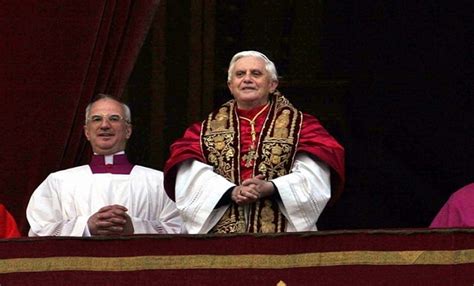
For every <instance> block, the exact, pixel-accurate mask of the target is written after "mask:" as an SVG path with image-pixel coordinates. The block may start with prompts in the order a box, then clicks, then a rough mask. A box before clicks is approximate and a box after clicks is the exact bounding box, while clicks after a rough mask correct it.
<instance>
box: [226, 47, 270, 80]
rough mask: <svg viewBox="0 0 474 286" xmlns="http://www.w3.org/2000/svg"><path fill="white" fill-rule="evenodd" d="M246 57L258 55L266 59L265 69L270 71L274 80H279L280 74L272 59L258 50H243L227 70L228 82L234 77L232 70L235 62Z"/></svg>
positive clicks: (233, 59)
mask: <svg viewBox="0 0 474 286" xmlns="http://www.w3.org/2000/svg"><path fill="white" fill-rule="evenodd" d="M244 57H256V58H260V59H262V60H263V61H265V69H266V70H267V72H268V73H270V78H271V79H272V80H273V81H278V74H277V70H276V67H275V64H274V63H273V62H272V61H271V60H270V59H268V57H267V56H265V55H264V54H262V53H261V52H257V51H242V52H239V53H237V54H235V55H234V56H233V57H232V59H231V60H230V63H229V70H228V71H227V82H230V80H231V78H232V70H233V69H234V65H235V62H236V61H238V60H239V59H241V58H244Z"/></svg>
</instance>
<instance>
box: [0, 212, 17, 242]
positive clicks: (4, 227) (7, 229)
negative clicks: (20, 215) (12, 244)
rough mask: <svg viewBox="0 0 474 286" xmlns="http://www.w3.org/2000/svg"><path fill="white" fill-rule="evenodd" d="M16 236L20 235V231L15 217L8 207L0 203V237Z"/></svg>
mask: <svg viewBox="0 0 474 286" xmlns="http://www.w3.org/2000/svg"><path fill="white" fill-rule="evenodd" d="M14 237H20V232H19V231H18V228H17V226H16V222H15V219H14V218H13V217H12V215H11V214H10V213H9V212H8V211H7V209H6V208H5V207H4V206H3V205H2V204H0V238H14Z"/></svg>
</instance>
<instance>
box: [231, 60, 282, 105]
mask: <svg viewBox="0 0 474 286" xmlns="http://www.w3.org/2000/svg"><path fill="white" fill-rule="evenodd" d="M227 85H228V87H229V90H230V93H232V95H233V96H234V98H235V100H236V102H237V106H238V107H239V108H241V109H252V108H254V107H257V106H261V105H264V104H266V103H267V102H268V96H269V94H270V93H271V92H274V91H275V89H276V88H277V86H278V82H277V81H273V80H272V79H271V76H270V73H269V72H268V71H267V70H266V69H265V61H264V60H263V59H260V58H257V57H252V56H248V57H243V58H240V59H239V60H237V61H236V62H235V64H234V67H233V69H232V71H231V78H230V82H228V83H227Z"/></svg>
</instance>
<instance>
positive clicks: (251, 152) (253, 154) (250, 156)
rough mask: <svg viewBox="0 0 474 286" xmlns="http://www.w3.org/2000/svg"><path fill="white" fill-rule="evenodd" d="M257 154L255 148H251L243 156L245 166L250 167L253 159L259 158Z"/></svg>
mask: <svg viewBox="0 0 474 286" xmlns="http://www.w3.org/2000/svg"><path fill="white" fill-rule="evenodd" d="M256 157H257V154H256V152H255V150H254V149H250V150H249V152H248V153H247V154H246V155H244V156H243V157H242V159H243V160H244V161H245V167H247V168H249V167H251V166H252V165H253V160H255V159H257V158H256Z"/></svg>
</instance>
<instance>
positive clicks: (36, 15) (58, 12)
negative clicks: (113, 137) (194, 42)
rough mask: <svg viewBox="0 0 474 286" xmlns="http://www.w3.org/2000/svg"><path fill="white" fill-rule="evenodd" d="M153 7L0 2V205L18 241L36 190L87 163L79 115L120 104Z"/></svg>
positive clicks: (83, 1)
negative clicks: (108, 102)
mask: <svg viewBox="0 0 474 286" xmlns="http://www.w3.org/2000/svg"><path fill="white" fill-rule="evenodd" d="M158 2H159V1H158V0H143V1H131V0H129V1H124V0H108V1H97V0H73V1H61V0H51V1H40V0H25V1H2V2H0V39H1V40H0V100H1V105H0V106H1V107H0V108H1V112H0V114H1V116H2V117H1V119H2V124H3V128H2V133H1V134H2V139H1V141H0V163H1V164H0V202H2V203H3V204H4V205H5V206H6V207H8V209H9V210H10V212H11V213H12V214H13V216H14V217H15V219H16V220H17V222H18V223H19V226H20V228H21V230H22V232H23V234H25V233H26V231H27V228H28V225H27V222H26V218H25V208H26V205H27V203H28V200H29V197H30V195H31V193H32V192H33V191H34V189H35V188H36V187H37V186H38V185H39V184H40V183H41V181H43V180H44V179H45V178H46V176H47V175H48V174H49V173H50V172H52V171H56V170H59V169H63V168H68V167H72V166H74V165H77V164H79V163H82V162H84V161H86V160H87V158H88V156H89V154H90V150H89V148H88V144H87V142H86V140H85V138H84V137H83V131H82V125H83V122H84V119H83V118H84V109H85V107H86V105H87V104H88V103H89V102H90V101H91V100H92V98H93V96H94V95H95V94H97V93H109V94H112V95H115V96H118V97H120V96H121V93H122V92H123V90H124V87H125V85H126V82H127V80H128V77H129V75H130V73H131V71H132V68H133V66H134V63H135V60H136V58H137V55H138V52H139V50H140V48H141V45H142V43H143V41H144V39H145V35H146V33H147V31H148V28H149V26H150V24H151V21H152V18H153V15H154V13H155V10H156V7H157V6H158Z"/></svg>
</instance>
